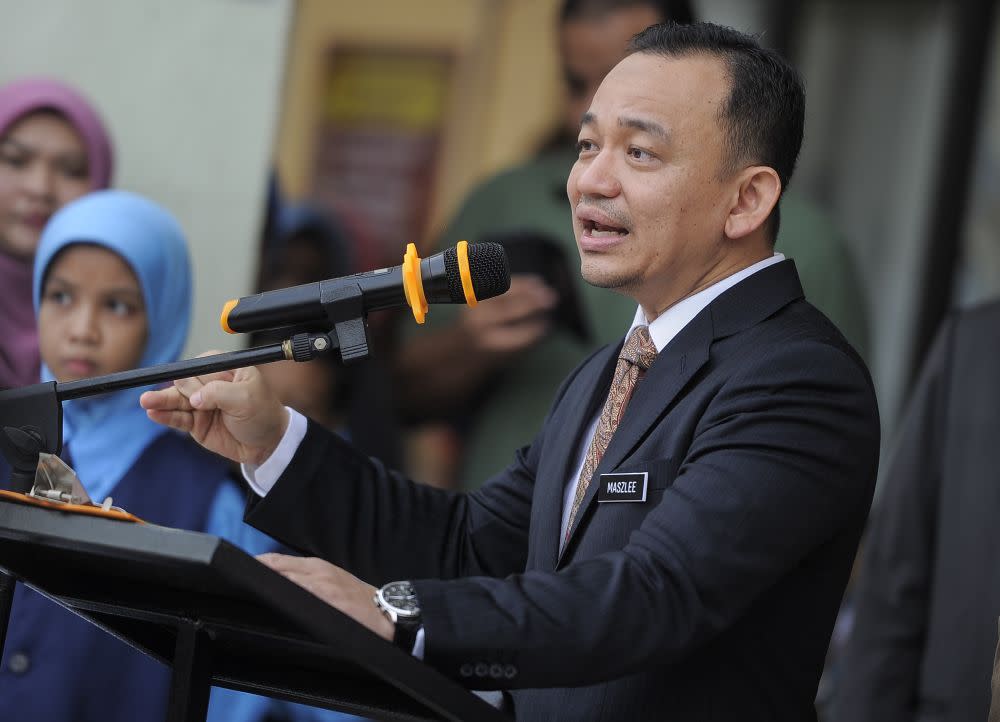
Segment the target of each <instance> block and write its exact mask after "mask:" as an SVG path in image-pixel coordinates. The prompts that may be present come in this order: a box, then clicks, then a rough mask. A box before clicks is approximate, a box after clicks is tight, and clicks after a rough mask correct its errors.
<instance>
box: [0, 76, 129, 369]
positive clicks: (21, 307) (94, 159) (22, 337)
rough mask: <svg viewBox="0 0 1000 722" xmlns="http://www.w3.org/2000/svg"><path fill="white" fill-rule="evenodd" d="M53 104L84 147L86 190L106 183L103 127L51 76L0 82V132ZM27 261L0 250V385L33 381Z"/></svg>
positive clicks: (34, 346)
mask: <svg viewBox="0 0 1000 722" xmlns="http://www.w3.org/2000/svg"><path fill="white" fill-rule="evenodd" d="M38 110H54V111H55V112H57V113H59V114H60V115H62V116H63V117H64V118H65V119H66V120H67V121H68V122H69V123H70V125H72V126H73V127H74V128H75V129H76V132H78V133H79V134H80V137H81V138H82V139H83V143H84V145H85V146H86V148H87V166H88V168H89V171H90V185H91V189H92V190H99V189H101V188H107V187H108V186H109V185H110V184H111V174H112V169H113V167H114V153H113V151H112V148H111V139H110V138H109V137H108V132H107V129H106V128H105V127H104V124H103V123H102V122H101V119H100V117H99V116H98V115H97V112H96V111H95V110H94V108H93V107H92V106H91V105H90V103H89V102H88V101H87V100H86V99H85V98H84V97H83V96H82V95H80V93H78V92H77V91H76V90H74V89H73V88H71V87H69V86H68V85H66V84H64V83H62V82H60V81H58V80H54V79H51V78H23V79H21V80H15V81H14V82H12V83H8V84H7V85H4V86H2V87H0V136H3V134H4V133H6V132H7V130H8V129H9V128H10V127H11V126H12V125H14V123H16V122H17V121H18V120H20V119H21V118H23V117H24V116H25V115H28V114H30V113H33V112H35V111H38ZM31 269H32V265H31V263H30V262H29V263H27V264H26V263H24V262H23V261H19V260H17V259H14V258H10V257H8V256H5V255H3V254H0V389H5V388H12V387H15V386H24V385H25V384H31V383H35V382H36V381H38V372H39V356H38V329H37V327H36V324H35V312H34V309H33V308H32V303H31Z"/></svg>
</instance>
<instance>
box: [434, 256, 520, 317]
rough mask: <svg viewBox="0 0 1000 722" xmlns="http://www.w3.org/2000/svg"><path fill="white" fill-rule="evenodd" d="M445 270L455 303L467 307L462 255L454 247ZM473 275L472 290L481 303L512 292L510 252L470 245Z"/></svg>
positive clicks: (445, 262) (450, 293) (446, 260)
mask: <svg viewBox="0 0 1000 722" xmlns="http://www.w3.org/2000/svg"><path fill="white" fill-rule="evenodd" d="M444 266H445V270H446V271H447V274H448V293H449V295H450V296H451V300H452V302H454V303H465V291H464V290H463V289H462V274H461V272H460V271H459V268H458V251H456V250H455V248H454V247H452V248H449V249H447V250H446V251H445V252H444ZM469 272H470V274H471V276H472V290H473V292H474V293H475V294H476V300H478V301H483V300H485V299H487V298H493V297H494V296H499V295H500V294H501V293H504V292H506V291H507V289H508V288H510V268H509V267H508V266H507V252H506V251H505V250H504V248H503V246H502V245H500V244H499V243H470V244H469Z"/></svg>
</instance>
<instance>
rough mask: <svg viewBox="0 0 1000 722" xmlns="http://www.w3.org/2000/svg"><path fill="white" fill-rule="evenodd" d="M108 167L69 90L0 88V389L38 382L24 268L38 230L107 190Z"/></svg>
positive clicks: (102, 138)
mask: <svg viewBox="0 0 1000 722" xmlns="http://www.w3.org/2000/svg"><path fill="white" fill-rule="evenodd" d="M112 165H113V153H112V149H111V141H110V139H109V137H108V133H107V130H106V129H105V127H104V125H103V123H102V122H101V119H100V118H99V117H98V115H97V113H96V111H95V110H94V109H93V107H92V106H91V105H90V103H89V102H88V101H87V100H86V99H84V98H83V96H81V95H80V94H79V93H78V92H77V91H75V90H73V89H72V88H70V87H69V86H67V85H65V84H63V83H61V82H59V81H57V80H52V79H49V78H25V79H23V80H17V81H15V82H13V83H9V84H8V85H4V86H2V87H0V389H5V388H11V387H15V386H23V385H25V384H30V383H34V382H36V381H37V380H38V372H39V357H38V337H37V331H36V323H35V314H34V309H33V307H32V301H31V270H32V260H33V259H34V256H35V249H36V248H37V247H38V238H39V236H40V235H41V232H42V228H44V226H45V224H46V223H47V222H48V220H49V218H50V217H51V216H52V214H53V213H55V212H56V211H57V210H59V209H60V208H61V207H62V206H64V205H65V204H67V203H69V202H70V201H71V200H73V199H75V198H78V197H79V196H82V195H83V194H85V193H88V192H90V191H92V190H98V189H101V188H107V187H108V186H109V185H110V183H111V172H112Z"/></svg>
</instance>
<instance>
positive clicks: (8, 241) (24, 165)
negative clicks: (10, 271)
mask: <svg viewBox="0 0 1000 722" xmlns="http://www.w3.org/2000/svg"><path fill="white" fill-rule="evenodd" d="M89 190H90V169H89V168H88V166H87V149H86V146H85V145H84V143H83V139H82V138H81V137H80V135H79V134H78V133H77V132H76V130H75V129H74V128H73V126H72V125H70V124H69V123H68V122H67V121H66V120H65V118H63V117H62V116H60V115H58V114H57V113H54V112H51V111H39V112H35V113H30V114H29V115H26V116H24V117H23V118H21V119H20V120H19V121H17V122H16V123H15V124H14V125H12V126H11V127H10V128H9V129H8V130H7V132H5V133H4V134H3V135H0V253H5V254H7V255H9V256H13V257H14V258H18V259H20V260H23V261H30V260H31V259H32V258H33V257H34V255H35V250H36V249H37V248H38V238H39V236H40V235H41V232H42V228H44V227H45V224H46V223H47V222H48V220H49V218H50V217H51V216H52V214H53V213H55V212H56V211H57V210H59V209H60V208H62V207H63V206H64V205H66V204H67V203H69V202H70V201H71V200H74V199H75V198H79V197H80V196H82V195H83V194H84V193H87V192H88V191H89Z"/></svg>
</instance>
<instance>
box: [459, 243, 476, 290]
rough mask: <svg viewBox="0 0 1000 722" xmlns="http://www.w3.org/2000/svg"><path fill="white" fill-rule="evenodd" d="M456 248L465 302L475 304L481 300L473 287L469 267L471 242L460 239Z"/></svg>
mask: <svg viewBox="0 0 1000 722" xmlns="http://www.w3.org/2000/svg"><path fill="white" fill-rule="evenodd" d="M455 250H456V251H457V252H458V273H459V276H461V278H462V290H463V291H464V292H465V302H466V303H467V304H469V305H470V306H475V305H476V304H477V303H479V301H478V300H477V299H476V290H475V289H474V288H473V287H472V270H471V269H470V268H469V242H468V241H459V242H458V245H457V246H456V247H455Z"/></svg>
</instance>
